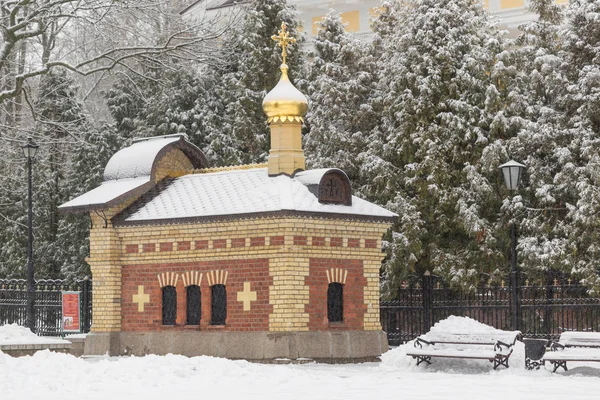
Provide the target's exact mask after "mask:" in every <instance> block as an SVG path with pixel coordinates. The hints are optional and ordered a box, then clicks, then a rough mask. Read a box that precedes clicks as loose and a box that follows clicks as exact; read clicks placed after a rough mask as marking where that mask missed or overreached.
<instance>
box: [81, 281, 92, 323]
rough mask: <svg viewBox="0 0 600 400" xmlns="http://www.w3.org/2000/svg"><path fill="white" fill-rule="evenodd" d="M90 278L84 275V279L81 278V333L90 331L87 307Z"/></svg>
mask: <svg viewBox="0 0 600 400" xmlns="http://www.w3.org/2000/svg"><path fill="white" fill-rule="evenodd" d="M89 285H90V278H89V277H88V276H87V275H86V276H85V278H83V288H82V297H83V298H82V301H81V303H82V308H83V311H82V313H81V315H82V317H83V324H82V332H83V333H87V332H89V331H90V327H89V324H90V316H89V307H88V302H89V298H90V297H89V296H90V292H89V290H90V286H89Z"/></svg>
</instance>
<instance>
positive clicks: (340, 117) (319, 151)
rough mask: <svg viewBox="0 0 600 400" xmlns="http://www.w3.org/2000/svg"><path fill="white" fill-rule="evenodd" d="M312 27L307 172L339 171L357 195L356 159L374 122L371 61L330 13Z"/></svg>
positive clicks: (363, 49)
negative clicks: (316, 30)
mask: <svg viewBox="0 0 600 400" xmlns="http://www.w3.org/2000/svg"><path fill="white" fill-rule="evenodd" d="M318 27H319V29H318V34H317V36H316V37H315V44H314V47H315V54H314V58H313V61H312V62H311V64H310V66H309V75H308V79H307V82H308V84H307V85H306V86H307V88H306V90H307V94H308V97H309V99H310V109H309V111H308V114H307V118H306V123H307V126H308V129H307V130H308V132H307V134H306V135H305V137H304V149H305V151H306V155H307V167H308V168H324V167H327V168H331V167H336V168H340V169H342V170H344V171H345V172H346V173H347V174H348V176H349V177H350V180H351V181H352V182H353V185H354V186H355V192H356V193H358V194H360V188H361V187H362V186H363V183H362V182H361V180H360V170H361V161H360V160H361V158H362V157H361V154H362V153H363V152H364V151H365V150H366V148H367V142H366V138H367V137H368V135H369V134H370V133H371V131H372V130H373V129H374V128H375V127H376V126H377V125H378V122H379V114H378V113H376V112H375V110H374V109H373V107H371V105H370V98H371V96H373V94H374V93H375V92H376V74H375V71H376V65H375V59H374V57H373V56H372V54H370V53H369V52H368V48H367V46H365V45H364V44H362V43H361V42H360V41H359V40H358V39H356V38H355V37H354V36H353V35H352V34H349V33H346V32H345V28H344V25H343V23H342V19H341V17H340V15H339V14H337V13H335V12H334V11H333V10H332V11H330V12H329V13H328V14H327V16H326V17H325V18H324V19H323V20H322V21H320V22H318ZM357 189H358V190H357Z"/></svg>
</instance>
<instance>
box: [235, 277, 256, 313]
mask: <svg viewBox="0 0 600 400" xmlns="http://www.w3.org/2000/svg"><path fill="white" fill-rule="evenodd" d="M237 300H238V301H242V302H244V311H250V304H251V303H250V302H251V301H256V292H252V291H250V282H244V290H243V291H241V292H238V294H237Z"/></svg>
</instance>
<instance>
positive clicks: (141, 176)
mask: <svg viewBox="0 0 600 400" xmlns="http://www.w3.org/2000/svg"><path fill="white" fill-rule="evenodd" d="M171 149H178V150H181V151H182V152H183V153H184V154H185V155H186V156H187V157H188V159H189V160H190V162H191V164H192V165H193V167H194V168H205V167H207V161H206V157H205V156H204V154H203V153H202V151H200V149H198V148H197V147H196V146H194V145H193V144H191V143H190V142H188V141H187V140H186V136H185V135H167V136H156V137H151V138H144V139H136V140H134V141H133V143H132V145H131V146H129V147H126V148H124V149H122V150H119V151H118V152H117V153H115V154H114V155H113V156H112V157H111V159H110V160H109V161H108V164H106V168H105V169H104V177H103V182H102V184H101V185H100V186H99V187H97V188H95V189H93V190H91V191H89V192H87V193H84V194H82V195H81V196H79V197H77V198H75V199H72V200H71V201H69V202H67V203H65V204H62V205H61V206H60V207H59V209H60V210H63V211H65V210H68V211H83V210H91V209H98V208H107V207H110V206H113V205H115V204H117V203H118V202H120V201H121V200H123V199H126V198H130V197H132V196H140V195H142V194H143V193H144V192H145V191H147V190H149V189H150V188H151V187H152V186H153V182H154V181H155V179H154V178H155V176H154V175H155V172H156V166H157V163H158V162H159V161H160V160H161V157H162V155H164V154H166V152H167V151H169V150H171Z"/></svg>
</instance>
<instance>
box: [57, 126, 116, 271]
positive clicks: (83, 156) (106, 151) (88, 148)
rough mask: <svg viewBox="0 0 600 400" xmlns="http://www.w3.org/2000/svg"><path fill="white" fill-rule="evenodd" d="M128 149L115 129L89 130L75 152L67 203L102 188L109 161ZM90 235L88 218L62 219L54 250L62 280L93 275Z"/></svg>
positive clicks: (69, 216) (68, 216) (67, 183)
mask: <svg viewBox="0 0 600 400" xmlns="http://www.w3.org/2000/svg"><path fill="white" fill-rule="evenodd" d="M124 145H125V141H124V139H123V138H122V137H121V136H120V135H119V133H118V131H117V130H116V129H115V128H114V127H113V126H103V127H101V129H99V130H98V129H95V128H89V129H88V130H87V131H86V132H84V134H83V136H82V142H81V143H80V144H79V145H78V146H77V148H76V149H74V151H73V155H72V158H71V160H70V165H69V172H68V173H67V175H66V179H65V192H66V193H68V199H67V200H70V199H72V198H75V197H77V196H79V195H82V194H84V193H86V192H88V191H90V190H92V189H94V188H96V187H98V186H99V185H100V184H101V183H102V174H103V173H104V167H105V166H106V164H107V163H108V160H109V159H110V158H111V157H112V156H113V154H115V153H116V152H117V151H119V150H120V149H121V148H123V146H124ZM89 231H90V219H89V216H88V215H86V214H82V213H77V214H71V213H69V214H62V215H61V219H60V221H59V226H58V233H57V237H56V242H55V246H54V250H55V251H56V255H55V257H56V259H57V260H58V261H59V263H60V271H61V276H62V277H64V278H67V279H71V280H75V279H81V278H82V277H84V276H86V275H88V276H89V275H90V270H89V265H88V264H87V263H86V262H85V258H86V257H88V256H89V254H90V248H89V233H90V232H89Z"/></svg>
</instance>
